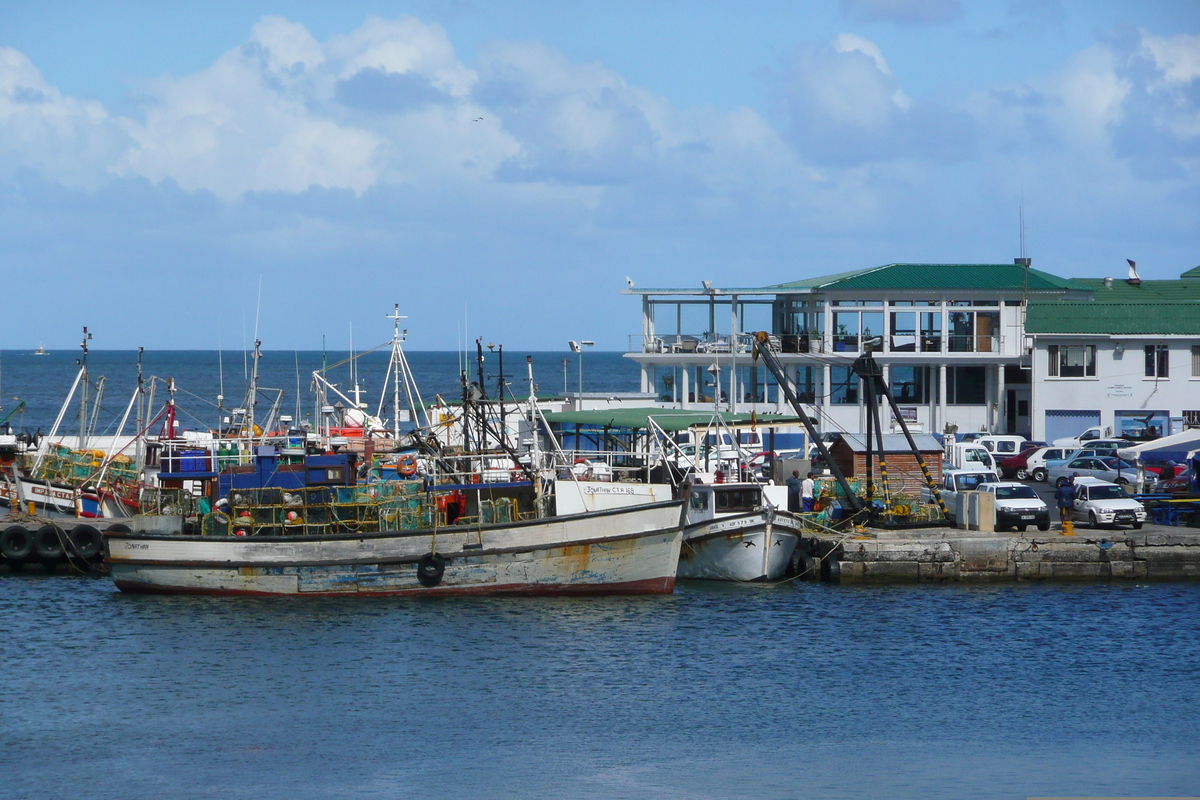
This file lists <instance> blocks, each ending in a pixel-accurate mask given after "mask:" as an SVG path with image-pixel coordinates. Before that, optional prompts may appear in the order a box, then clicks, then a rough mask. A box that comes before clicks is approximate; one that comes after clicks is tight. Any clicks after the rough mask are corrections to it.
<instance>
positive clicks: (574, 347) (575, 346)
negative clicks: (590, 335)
mask: <svg viewBox="0 0 1200 800" xmlns="http://www.w3.org/2000/svg"><path fill="white" fill-rule="evenodd" d="M567 344H568V345H570V347H571V352H572V353H579V402H580V403H582V402H583V348H585V347H592V346H593V345H595V344H596V343H595V342H591V341H588V340H587V339H584V340H583V341H579V342H577V341H575V340H574V339H571V340H570V341H568V342H567Z"/></svg>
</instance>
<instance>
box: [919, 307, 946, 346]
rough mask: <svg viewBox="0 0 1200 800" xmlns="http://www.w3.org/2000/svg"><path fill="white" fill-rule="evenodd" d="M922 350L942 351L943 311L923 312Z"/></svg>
mask: <svg viewBox="0 0 1200 800" xmlns="http://www.w3.org/2000/svg"><path fill="white" fill-rule="evenodd" d="M921 352H922V353H940V352H942V312H940V311H922V312H921Z"/></svg>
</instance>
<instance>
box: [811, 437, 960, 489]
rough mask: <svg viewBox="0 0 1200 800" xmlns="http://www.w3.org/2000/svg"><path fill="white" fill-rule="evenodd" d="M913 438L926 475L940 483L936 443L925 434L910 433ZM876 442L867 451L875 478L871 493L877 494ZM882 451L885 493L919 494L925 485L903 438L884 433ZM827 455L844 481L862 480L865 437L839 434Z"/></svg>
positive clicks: (864, 463) (878, 487) (939, 455)
mask: <svg viewBox="0 0 1200 800" xmlns="http://www.w3.org/2000/svg"><path fill="white" fill-rule="evenodd" d="M913 439H915V440H916V443H917V449H918V450H919V451H920V452H921V458H922V459H924V461H925V466H927V467H928V468H929V474H930V475H932V476H933V479H934V480H935V481H939V480H941V478H942V446H941V445H940V444H938V440H937V439H935V438H933V437H932V436H930V435H929V434H927V433H918V434H913ZM876 442H877V440H875V441H873V442H872V444H873V445H874V446H873V447H872V448H871V472H872V474H873V475H874V476H875V483H876V487H875V491H876V493H878V492H880V491H881V487H880V486H879V453H878V452H876V451H877V448H878V445H877V444H876ZM883 451H884V455H885V460H886V462H887V469H888V488H889V490H890V491H891V492H892V493H893V494H895V493H899V492H903V493H904V494H907V495H911V496H913V497H917V496H918V495H920V493H921V487H922V486H924V485H925V478H924V477H923V476H922V475H921V467H920V465H918V463H917V457H916V456H915V455H913V451H912V448H911V447H909V446H908V441H907V440H906V439H905V438H904V435H903V434H899V433H894V434H893V433H888V434H884V436H883ZM829 454H830V455H831V456H833V460H834V461H835V462H836V463H837V465H838V467H840V468H841V470H842V472H843V473H845V475H846V477H847V478H854V479H861V478H864V477H866V474H867V444H866V437H865V436H862V435H855V434H842V435H841V436H839V437H838V438H837V440H836V441H835V442H834V443H833V444H832V445H830V446H829Z"/></svg>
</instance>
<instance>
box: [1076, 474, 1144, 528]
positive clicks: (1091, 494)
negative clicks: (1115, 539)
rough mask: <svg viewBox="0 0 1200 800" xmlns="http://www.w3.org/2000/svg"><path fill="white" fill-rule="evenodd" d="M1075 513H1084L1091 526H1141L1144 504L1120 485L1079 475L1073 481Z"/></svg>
mask: <svg viewBox="0 0 1200 800" xmlns="http://www.w3.org/2000/svg"><path fill="white" fill-rule="evenodd" d="M1075 513H1076V514H1082V515H1085V516H1086V517H1087V521H1088V522H1089V523H1091V526H1092V527H1093V528H1099V527H1100V526H1101V525H1125V524H1129V525H1133V527H1134V528H1140V527H1142V524H1143V523H1145V521H1146V507H1145V506H1143V505H1142V504H1141V503H1139V502H1138V501H1137V500H1134V499H1133V498H1132V497H1130V496H1129V495H1128V493H1126V491H1125V488H1124V487H1123V486H1118V485H1116V484H1115V483H1109V482H1107V481H1102V480H1098V479H1096V478H1086V477H1082V476H1081V477H1079V478H1077V479H1076V480H1075Z"/></svg>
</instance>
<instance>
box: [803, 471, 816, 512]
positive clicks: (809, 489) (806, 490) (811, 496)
mask: <svg viewBox="0 0 1200 800" xmlns="http://www.w3.org/2000/svg"><path fill="white" fill-rule="evenodd" d="M815 477H816V476H815V475H814V474H813V473H811V472H810V473H808V477H807V478H805V479H804V482H803V483H801V484H800V502H801V503H802V504H803V506H804V513H805V514H808V513H811V512H812V510H813V506H815V505H816V504H817V498H816V492H815V489H816V487H817V482H816V481H815V480H813V478H815Z"/></svg>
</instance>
